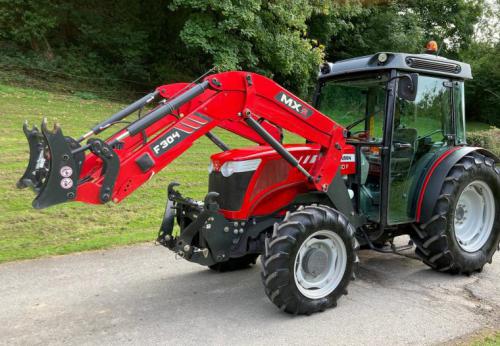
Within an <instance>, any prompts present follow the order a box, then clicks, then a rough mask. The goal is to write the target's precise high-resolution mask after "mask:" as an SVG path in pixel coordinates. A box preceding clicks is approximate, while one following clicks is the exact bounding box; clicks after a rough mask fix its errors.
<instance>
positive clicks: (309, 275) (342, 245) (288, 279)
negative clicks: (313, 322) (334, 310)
mask: <svg viewBox="0 0 500 346" xmlns="http://www.w3.org/2000/svg"><path fill="white" fill-rule="evenodd" d="M355 247H356V240H355V238H354V227H353V226H352V225H351V224H350V223H349V222H348V220H347V219H346V217H345V216H344V215H342V214H341V213H339V212H338V211H336V210H335V209H332V208H330V207H327V206H308V207H305V208H303V209H300V210H298V211H295V212H293V213H290V214H289V215H288V216H287V217H286V218H285V220H283V221H282V222H281V223H279V224H276V225H275V228H274V232H273V235H272V237H271V238H270V239H269V241H268V242H267V243H266V251H265V254H264V255H263V256H262V281H263V283H264V287H265V291H266V294H267V296H268V297H269V299H271V301H272V302H273V303H274V304H275V305H276V306H278V307H279V308H280V309H281V310H283V311H285V312H288V313H292V314H306V315H309V314H311V313H314V312H318V311H324V310H325V309H327V308H330V307H334V306H336V305H337V300H338V299H339V298H340V297H341V296H342V295H344V294H347V285H348V284H349V282H350V281H351V279H352V278H353V276H354V275H353V270H354V265H355V263H356V262H357V255H356V249H355Z"/></svg>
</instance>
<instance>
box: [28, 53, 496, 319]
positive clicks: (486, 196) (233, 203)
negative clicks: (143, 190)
mask: <svg viewBox="0 0 500 346" xmlns="http://www.w3.org/2000/svg"><path fill="white" fill-rule="evenodd" d="M470 78H471V72H470V67H469V65H467V64H464V63H461V62H456V61H453V60H448V59H445V58H441V57H437V56H435V55H431V54H405V53H390V52H383V53H377V54H375V55H372V56H366V57H361V58H355V59H350V60H344V61H340V62H337V63H334V64H332V63H325V64H324V65H322V66H321V69H320V72H319V75H318V85H317V88H316V93H315V95H314V102H313V105H309V104H307V103H306V102H304V101H303V100H301V99H300V98H298V97H297V96H295V95H294V94H292V93H290V92H289V91H288V90H286V89H284V88H282V87H281V86H279V85H278V84H276V83H275V82H273V81H272V80H270V79H268V78H266V77H263V76H261V75H258V74H255V73H249V72H240V71H235V72H224V73H216V74H212V75H208V76H205V77H204V78H203V79H202V80H201V81H200V82H198V83H175V84H168V85H162V86H159V87H158V88H156V89H155V90H154V91H153V92H151V93H150V94H148V95H146V96H144V97H143V98H141V99H139V100H137V101H136V102H134V103H132V104H131V105H129V106H127V107H126V108H124V109H123V110H121V111H120V112H118V113H116V114H114V115H112V116H111V117H110V118H108V119H106V120H104V121H103V122H101V123H99V124H97V125H96V126H95V127H94V128H92V129H91V130H90V131H89V132H87V133H86V134H84V135H82V136H81V137H80V138H78V139H73V138H71V137H68V136H65V135H64V134H63V132H62V130H61V128H60V127H59V126H58V125H55V126H54V128H53V129H49V128H48V126H47V122H46V121H45V120H44V121H43V122H42V126H41V129H40V130H38V129H37V128H36V127H33V128H32V129H29V127H28V125H27V124H25V125H24V132H25V134H26V137H27V139H28V143H29V148H30V159H29V163H28V167H27V169H26V171H25V173H24V175H23V176H22V177H21V179H20V180H19V182H18V187H20V188H23V187H31V188H32V189H34V191H35V192H36V193H37V196H36V197H35V199H34V201H33V207H34V208H36V209H42V208H46V207H49V206H52V205H56V204H59V203H64V202H69V201H79V202H84V203H91V204H104V203H109V202H112V203H119V202H120V201H121V200H123V199H124V198H125V197H127V196H128V195H129V194H131V193H132V192H134V191H135V190H136V189H137V188H139V187H140V186H141V185H142V184H143V183H145V182H146V181H148V180H149V179H151V178H152V177H153V175H155V174H156V173H158V172H159V171H161V170H162V169H163V168H164V167H165V166H167V165H168V164H169V163H171V162H172V161H173V160H174V159H175V158H177V157H178V156H180V155H182V154H183V153H184V152H185V151H186V150H187V149H188V148H189V147H190V146H191V145H192V144H193V143H194V142H195V141H196V140H197V139H198V138H200V137H201V136H207V137H208V138H209V139H210V140H211V141H212V142H213V143H214V145H215V146H217V147H218V148H219V149H220V152H218V153H216V154H214V155H212V156H211V157H210V160H209V186H208V191H207V192H208V193H207V195H206V196H205V197H204V199H203V200H202V201H198V200H195V199H192V198H189V197H187V196H184V195H183V194H182V193H181V192H180V190H179V184H178V183H176V182H172V183H171V184H169V186H168V187H167V203H166V209H165V214H164V217H163V220H162V222H161V226H160V230H159V233H158V238H157V241H158V242H159V243H160V244H161V245H163V246H165V247H167V248H168V249H170V250H172V251H173V252H175V254H176V255H177V256H179V257H182V258H184V259H186V260H188V261H191V262H195V263H198V264H201V265H204V266H208V267H209V268H211V269H213V270H217V271H227V270H235V269H240V268H245V267H248V266H251V265H253V264H255V263H256V260H257V258H258V257H259V256H260V257H261V260H260V261H261V263H262V281H263V284H264V287H265V292H266V294H267V296H268V297H269V298H270V300H271V301H272V302H273V303H274V304H275V305H277V306H278V307H279V308H280V309H281V310H283V311H285V312H288V313H294V314H311V313H314V312H317V311H323V310H325V309H327V308H330V307H334V306H336V304H337V300H338V299H339V298H340V297H341V296H342V295H344V294H347V286H348V284H349V282H350V281H351V280H352V279H353V278H354V272H355V267H356V264H357V262H358V261H359V259H358V256H357V251H358V249H360V248H368V249H372V250H375V251H379V252H392V253H399V252H400V251H402V250H403V249H408V248H410V247H413V246H415V247H416V252H417V254H418V255H419V256H420V257H421V258H422V260H423V261H424V262H425V263H426V264H428V265H429V266H431V267H432V268H434V269H436V270H439V271H445V272H450V273H466V274H470V273H472V272H474V271H478V270H482V268H483V266H484V264H485V263H487V262H489V261H490V262H491V260H492V257H493V254H494V252H495V251H496V249H497V247H498V244H499V241H500V216H499V214H500V213H499V210H500V168H499V167H498V163H499V159H498V158H497V157H495V156H494V155H493V154H492V153H490V152H489V151H487V150H485V149H482V148H475V147H469V146H467V145H466V142H465V121H464V119H465V115H464V111H463V109H464V108H463V102H464V99H463V82H464V81H465V80H467V79H470ZM145 107H148V108H147V109H149V110H148V111H147V112H146V113H145V114H143V115H142V116H141V117H139V118H138V119H136V120H134V121H132V122H131V123H129V124H128V125H126V126H125V127H123V128H120V129H118V131H116V132H114V133H113V134H111V135H110V137H108V138H107V139H100V138H98V137H97V135H99V134H101V133H102V132H104V131H106V130H109V129H110V128H115V127H116V125H117V124H122V123H123V119H124V118H126V117H129V116H130V115H131V114H133V113H135V112H137V111H139V110H141V109H143V108H145ZM214 128H219V129H224V130H227V131H230V132H232V133H234V134H237V135H239V136H242V137H244V138H246V139H248V140H250V141H252V142H254V143H255V145H254V146H251V147H245V148H234V149H231V148H230V147H229V146H228V145H227V144H226V143H224V142H223V141H222V140H221V139H220V138H219V137H217V135H216V134H215V133H214V132H213V129H214ZM284 130H286V131H288V132H291V133H294V134H295V135H297V136H299V137H300V138H302V139H303V140H302V141H301V143H295V144H284V141H283V134H284ZM100 137H102V136H100ZM400 235H409V236H410V238H411V242H410V243H409V245H408V246H403V247H397V246H395V245H394V243H393V239H394V238H395V237H397V236H400ZM413 244H414V245H413Z"/></svg>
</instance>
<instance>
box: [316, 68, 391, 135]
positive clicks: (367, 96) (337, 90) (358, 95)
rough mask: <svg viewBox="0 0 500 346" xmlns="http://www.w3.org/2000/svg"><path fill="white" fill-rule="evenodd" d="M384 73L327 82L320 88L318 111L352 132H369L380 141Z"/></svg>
mask: <svg viewBox="0 0 500 346" xmlns="http://www.w3.org/2000/svg"><path fill="white" fill-rule="evenodd" d="M387 80H388V77H387V75H386V74H378V75H371V76H369V77H363V78H358V79H352V77H351V79H350V80H346V79H344V80H330V81H327V82H326V83H325V84H324V85H323V86H322V88H321V94H320V98H319V100H318V101H319V103H318V107H317V108H318V109H319V110H320V111H321V112H322V113H324V114H325V115H327V116H328V117H330V118H332V120H334V121H335V122H337V123H339V124H340V125H342V126H344V127H348V126H351V127H352V128H351V129H350V130H351V133H352V134H354V133H357V132H360V131H363V132H364V131H368V132H369V134H370V136H372V137H376V138H379V139H380V138H381V137H382V133H383V120H384V110H385V100H386V82H387Z"/></svg>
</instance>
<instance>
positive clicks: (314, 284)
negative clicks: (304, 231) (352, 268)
mask: <svg viewBox="0 0 500 346" xmlns="http://www.w3.org/2000/svg"><path fill="white" fill-rule="evenodd" d="M346 267H347V250H346V247H345V244H344V241H343V240H342V238H340V236H339V235H338V234H337V233H334V232H332V231H328V230H322V231H317V232H315V233H313V234H311V235H310V236H309V237H308V238H307V239H306V240H305V241H304V242H303V243H302V244H301V246H300V248H299V251H297V255H296V256H295V263H294V279H295V285H296V286H297V288H298V290H299V291H300V293H302V294H303V295H304V296H306V297H307V298H310V299H319V298H324V297H326V296H328V295H329V294H330V293H332V292H333V291H334V290H335V288H337V286H338V285H339V284H340V282H341V281H342V278H343V277H344V273H345V270H346Z"/></svg>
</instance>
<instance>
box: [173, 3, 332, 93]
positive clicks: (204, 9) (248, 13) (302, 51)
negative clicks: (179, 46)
mask: <svg viewBox="0 0 500 346" xmlns="http://www.w3.org/2000/svg"><path fill="white" fill-rule="evenodd" d="M341 7H342V6H340V5H335V4H333V2H332V3H330V2H323V1H311V0H293V1H261V0H247V1H239V0H208V1H207V0H173V2H172V5H171V6H170V9H171V10H172V11H177V10H179V9H181V8H184V9H189V12H190V13H191V15H190V16H189V18H188V19H187V20H186V22H185V23H184V25H183V28H182V30H181V32H180V38H181V39H182V41H183V42H184V43H185V44H186V46H187V47H188V48H189V49H190V51H191V53H192V54H193V55H198V56H200V58H201V59H204V60H206V63H205V68H208V67H209V66H210V65H211V64H215V65H216V66H218V67H219V68H220V69H222V70H232V69H245V70H252V71H256V72H259V73H262V74H265V75H267V76H270V77H273V78H275V79H276V80H277V81H278V82H280V83H282V84H283V85H284V86H286V87H288V88H291V89H292V90H295V91H297V92H298V93H299V94H301V95H306V94H307V91H308V90H310V88H311V86H312V84H313V83H312V80H313V78H314V75H315V74H316V71H317V66H318V65H319V64H320V63H321V62H322V60H323V47H322V46H318V45H317V44H316V42H315V40H314V39H313V38H312V37H311V36H309V35H308V25H307V22H308V20H309V19H311V18H312V17H313V16H316V17H324V18H325V17H326V16H333V13H335V12H336V11H338V10H339V9H340V8H341Z"/></svg>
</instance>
